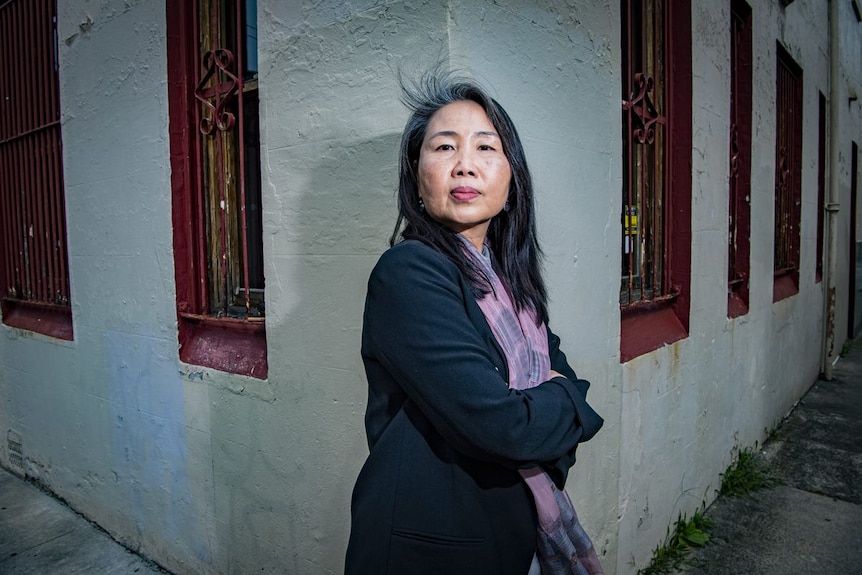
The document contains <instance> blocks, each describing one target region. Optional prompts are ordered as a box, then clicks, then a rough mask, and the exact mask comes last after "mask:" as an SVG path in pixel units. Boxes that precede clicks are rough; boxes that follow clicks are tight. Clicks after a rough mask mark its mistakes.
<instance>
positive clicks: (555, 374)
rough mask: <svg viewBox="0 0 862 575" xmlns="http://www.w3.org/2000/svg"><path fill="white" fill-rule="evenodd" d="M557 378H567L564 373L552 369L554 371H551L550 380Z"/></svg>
mask: <svg viewBox="0 0 862 575" xmlns="http://www.w3.org/2000/svg"><path fill="white" fill-rule="evenodd" d="M555 377H566V376H565V375H563V374H562V373H560V372H559V371H556V370H553V369H552V370H551V375H550V376H549V377H548V379H554V378H555Z"/></svg>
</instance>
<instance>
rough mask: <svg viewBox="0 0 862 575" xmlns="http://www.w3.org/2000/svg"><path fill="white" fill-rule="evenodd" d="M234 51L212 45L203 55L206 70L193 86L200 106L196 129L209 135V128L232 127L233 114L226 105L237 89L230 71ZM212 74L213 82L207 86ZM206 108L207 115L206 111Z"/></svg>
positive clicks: (235, 78) (222, 129)
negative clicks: (200, 112)
mask: <svg viewBox="0 0 862 575" xmlns="http://www.w3.org/2000/svg"><path fill="white" fill-rule="evenodd" d="M234 60H235V58H234V55H233V53H232V52H231V51H230V50H226V49H224V48H216V49H215V50H210V51H208V52H207V53H206V54H204V57H203V65H204V69H205V70H206V73H205V74H204V76H203V78H201V81H200V83H199V84H198V85H197V87H196V88H195V98H196V99H197V100H198V101H199V102H201V104H203V106H204V111H203V113H202V114H201V116H202V117H201V122H200V126H199V129H200V131H201V134H204V135H207V136H209V135H211V134H212V133H213V131H215V130H216V129H218V130H219V131H222V132H224V131H226V130H230V129H231V128H233V125H234V123H235V122H236V116H235V115H234V113H233V112H231V111H230V110H228V109H227V105H228V104H229V103H230V101H231V100H232V99H233V98H234V97H235V96H236V95H237V93H238V91H239V78H238V77H237V76H236V74H234V73H233V72H232V71H231V67H232V66H233V63H234ZM213 77H215V79H216V82H215V85H214V86H212V87H210V88H207V84H208V83H209V81H210V79H212V78H213ZM207 110H208V111H209V115H207V114H206V112H207Z"/></svg>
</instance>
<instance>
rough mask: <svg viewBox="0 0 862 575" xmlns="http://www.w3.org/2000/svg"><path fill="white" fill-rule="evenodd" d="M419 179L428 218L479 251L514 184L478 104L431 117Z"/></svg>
mask: <svg viewBox="0 0 862 575" xmlns="http://www.w3.org/2000/svg"><path fill="white" fill-rule="evenodd" d="M418 176H419V197H420V198H421V199H422V201H423V202H424V203H425V210H426V211H427V212H428V215H430V216H431V217H432V218H434V219H435V220H437V221H438V222H440V223H441V224H443V225H445V226H446V227H448V228H449V229H451V230H453V231H456V232H459V233H461V234H462V235H463V236H464V237H465V238H467V239H468V240H470V242H472V243H473V245H475V246H476V247H477V248H479V249H482V242H484V241H485V234H486V233H487V231H488V226H489V225H490V223H491V218H493V217H494V216H496V215H497V214H499V213H500V211H502V209H503V205H504V204H505V203H506V199H507V198H508V196H509V182H510V181H511V180H512V168H511V167H510V166H509V160H507V159H506V155H505V154H504V153H503V143H502V141H501V140H500V136H499V135H498V134H497V130H495V129H494V125H493V124H492V123H491V121H490V120H489V119H488V115H487V114H485V110H484V109H482V106H480V105H479V104H477V103H476V102H473V101H467V100H464V101H458V102H453V103H451V104H447V105H446V106H443V107H442V108H440V109H439V110H437V111H436V112H435V113H434V115H433V116H431V120H430V121H429V122H428V129H427V130H426V132H425V139H424V140H423V142H422V146H421V148H420V149H419V167H418Z"/></svg>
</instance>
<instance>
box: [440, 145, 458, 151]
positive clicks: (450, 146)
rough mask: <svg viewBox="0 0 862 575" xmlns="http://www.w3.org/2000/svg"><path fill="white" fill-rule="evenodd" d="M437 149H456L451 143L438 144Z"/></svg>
mask: <svg viewBox="0 0 862 575" xmlns="http://www.w3.org/2000/svg"><path fill="white" fill-rule="evenodd" d="M436 149H438V150H442V151H448V150H454V149H455V148H453V147H452V145H451V144H440V145H439V146H437V148H436Z"/></svg>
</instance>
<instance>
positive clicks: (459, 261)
mask: <svg viewBox="0 0 862 575" xmlns="http://www.w3.org/2000/svg"><path fill="white" fill-rule="evenodd" d="M399 81H400V85H401V92H402V98H401V100H402V102H403V103H404V105H405V106H407V108H408V109H409V110H410V111H411V115H410V118H409V120H407V125H406V126H405V127H404V132H403V134H402V135H401V165H400V175H399V181H398V221H397V222H396V224H395V230H394V231H393V232H392V237H391V238H390V239H389V244H390V245H394V244H395V243H396V242H397V241H398V238H399V236H400V238H401V239H404V240H406V239H416V240H420V241H422V242H424V243H426V244H429V245H431V246H433V247H434V248H436V249H438V250H439V251H440V252H441V253H442V254H443V255H444V256H446V257H447V258H448V259H449V260H451V261H452V263H454V264H455V265H456V266H457V267H458V269H459V270H460V271H461V273H463V274H464V276H465V277H466V278H467V281H468V282H469V283H470V286H471V287H472V289H473V295H474V296H476V297H477V298H481V297H483V296H484V295H485V294H487V293H488V292H490V291H491V284H490V282H489V280H488V278H487V277H486V276H485V274H484V273H483V272H482V270H481V269H480V268H479V267H478V266H477V265H476V263H475V262H474V261H473V258H472V257H465V256H467V252H466V251H465V246H464V244H463V242H462V241H461V240H460V239H458V238H457V237H456V236H455V232H453V231H452V230H450V229H449V228H447V227H445V226H444V225H443V224H440V223H439V222H437V221H436V220H434V219H433V218H432V217H431V216H429V215H428V214H427V212H425V211H424V210H422V209H421V208H420V207H419V182H418V177H417V170H418V165H419V150H420V148H421V146H422V142H423V140H424V139H425V132H426V130H427V129H428V123H429V122H430V121H431V116H433V115H434V113H435V112H436V111H437V110H439V109H440V108H442V107H443V106H446V105H447V104H451V103H453V102H457V101H464V100H468V101H472V102H476V103H477V104H479V105H480V106H482V108H483V109H484V110H485V113H486V114H487V115H488V119H489V120H490V121H491V124H493V126H494V128H495V129H496V130H497V134H499V136H500V139H501V141H502V144H503V153H504V154H505V155H506V158H507V159H508V160H509V166H510V167H511V170H512V181H511V183H510V185H509V197H508V203H509V209H508V210H506V211H502V212H500V213H499V214H498V215H497V216H495V217H494V218H493V219H492V220H491V223H490V226H489V227H488V235H487V240H488V243H489V244H490V246H491V251H492V252H493V254H494V257H495V262H494V264H495V266H494V267H495V268H496V269H497V270H498V273H499V275H500V276H502V279H503V281H504V282H506V283H507V285H508V286H509V289H510V290H511V293H512V298H513V299H514V300H515V305H516V307H517V308H518V309H519V310H520V309H524V308H532V309H533V310H534V311H535V312H536V318H537V320H538V321H540V322H547V321H548V306H547V301H548V296H547V291H546V290H545V282H544V280H543V279H542V269H541V257H542V252H541V249H540V248H539V243H538V240H537V238H536V222H535V218H534V207H533V181H532V178H531V177H530V170H529V168H528V167H527V158H526V156H525V154H524V147H523V146H522V145H521V139H520V138H519V137H518V132H517V130H515V125H514V124H513V123H512V120H511V118H509V115H508V114H507V113H506V111H505V110H504V109H503V107H502V106H501V105H500V104H499V103H498V102H497V101H496V100H494V99H493V98H491V97H490V96H489V95H488V94H487V93H486V92H485V90H483V89H482V88H481V87H480V86H478V85H477V84H476V83H474V82H472V81H470V80H467V79H463V78H458V77H456V76H455V75H454V74H452V73H449V72H442V71H441V70H440V69H439V67H438V68H435V69H432V70H430V71H428V72H426V73H425V74H424V75H423V76H422V77H421V78H420V79H418V80H416V81H412V82H411V81H407V80H405V79H404V78H403V77H401V78H399ZM402 224H403V225H404V229H403V230H401V227H402ZM399 230H401V231H400V232H399Z"/></svg>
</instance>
